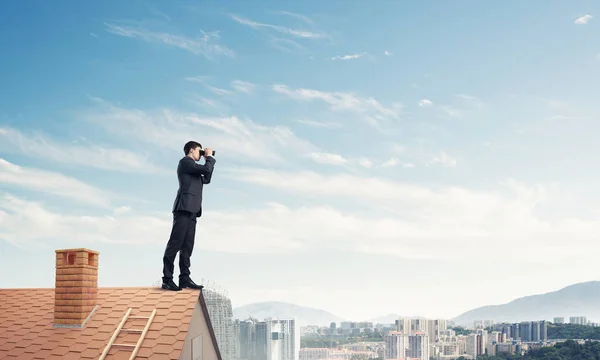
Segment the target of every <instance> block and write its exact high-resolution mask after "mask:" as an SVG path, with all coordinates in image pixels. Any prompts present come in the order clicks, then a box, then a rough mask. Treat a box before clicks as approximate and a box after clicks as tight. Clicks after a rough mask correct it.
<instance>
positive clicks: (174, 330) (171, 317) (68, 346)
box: [0, 288, 221, 360]
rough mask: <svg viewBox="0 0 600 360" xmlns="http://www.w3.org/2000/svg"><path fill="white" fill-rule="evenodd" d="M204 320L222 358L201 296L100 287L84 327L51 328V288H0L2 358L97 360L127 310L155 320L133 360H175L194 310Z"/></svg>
mask: <svg viewBox="0 0 600 360" xmlns="http://www.w3.org/2000/svg"><path fill="white" fill-rule="evenodd" d="M198 302H200V306H201V308H202V311H203V313H204V317H205V318H206V319H207V323H208V324H207V325H208V328H209V332H210V336H211V340H212V343H213V345H214V347H215V349H216V351H217V357H218V360H221V355H220V353H219V350H218V346H217V341H216V337H215V334H214V331H213V329H212V324H211V323H210V318H209V316H208V310H207V308H206V303H205V302H204V296H203V295H202V292H201V291H200V292H199V291H198V290H189V289H184V290H183V291H179V292H174V291H165V290H161V289H158V288H98V301H97V304H98V307H97V308H96V311H95V312H94V313H93V314H92V316H91V317H90V319H89V320H88V322H87V323H86V324H85V325H84V327H83V328H59V327H55V326H53V323H54V305H55V304H54V289H52V288H51V289H0V359H7V360H8V359H19V360H29V359H47V360H51V359H63V360H70V359H98V358H99V357H100V354H101V353H102V351H103V350H104V348H105V347H106V345H107V344H108V342H109V340H110V338H111V336H112V335H113V333H114V332H115V330H116V329H117V326H118V325H119V323H120V322H121V320H122V319H123V316H124V315H125V313H126V311H127V309H129V308H132V311H131V314H130V316H132V317H134V316H140V317H143V316H146V317H148V316H150V314H151V313H152V311H153V310H154V309H156V315H155V317H154V320H153V322H152V323H151V325H150V328H149V330H148V332H147V334H146V336H145V338H144V341H143V343H142V345H141V348H140V350H139V352H138V354H137V356H136V359H178V358H179V356H180V354H181V351H182V349H183V344H184V340H185V338H186V336H187V331H188V327H189V325H190V321H191V319H192V313H193V312H194V307H195V306H196V304H197V303H198ZM146 323H147V320H146V319H132V318H130V319H128V321H127V322H126V323H125V326H124V327H123V329H143V328H144V326H145V325H146ZM139 338H140V334H139V333H135V332H133V333H127V332H121V333H120V334H119V336H118V337H117V339H116V340H115V343H116V344H135V343H136V342H137V340H138V339H139ZM131 353H132V349H130V348H120V347H116V346H113V347H111V349H110V351H109V353H108V356H107V357H106V359H107V360H120V359H129V357H130V356H131Z"/></svg>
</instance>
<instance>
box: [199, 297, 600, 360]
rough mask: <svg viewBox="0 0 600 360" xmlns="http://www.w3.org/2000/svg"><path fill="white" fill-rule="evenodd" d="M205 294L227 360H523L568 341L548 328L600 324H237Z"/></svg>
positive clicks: (221, 300) (224, 304)
mask: <svg viewBox="0 0 600 360" xmlns="http://www.w3.org/2000/svg"><path fill="white" fill-rule="evenodd" d="M204 292H205V297H206V299H207V305H208V306H209V313H210V314H211V315H210V316H211V319H212V320H213V327H214V331H215V334H216V336H217V341H218V343H219V348H220V350H221V353H222V355H223V360H333V359H336V360H367V359H386V360H387V359H414V360H459V359H460V360H466V359H477V358H478V357H480V356H482V355H485V356H496V355H497V354H501V353H504V354H510V355H517V356H520V355H524V354H526V353H527V352H529V351H531V350H535V349H541V348H542V347H548V346H554V345H555V344H557V343H558V342H560V341H564V340H566V339H549V337H548V326H549V324H554V325H563V324H571V325H578V326H590V327H598V326H599V325H600V324H598V323H595V322H592V321H589V320H588V319H587V317H586V316H571V317H569V318H568V319H565V317H554V318H553V319H552V321H551V322H550V321H548V320H534V321H528V320H523V321H520V322H516V323H505V322H500V323H496V322H495V321H494V320H477V321H474V322H473V324H472V326H470V327H460V326H455V324H453V323H452V321H449V320H445V319H427V318H423V317H414V318H399V319H397V320H396V321H395V322H394V323H393V324H381V323H374V322H367V321H364V322H355V321H342V322H340V323H335V322H332V323H331V324H330V325H329V326H318V325H306V326H300V325H299V322H298V319H295V318H266V319H255V318H252V317H250V318H248V319H234V316H233V309H232V306H231V300H230V299H229V298H227V296H226V293H225V292H224V291H223V290H216V289H208V290H205V291H204ZM567 320H568V322H567ZM305 339H306V340H308V339H312V340H316V341H315V342H316V343H318V344H321V346H318V347H315V346H306V344H305V345H303V342H304V340H305ZM577 340H582V339H577ZM306 342H307V343H308V341H306ZM313 343H314V342H313ZM309 345H313V344H309Z"/></svg>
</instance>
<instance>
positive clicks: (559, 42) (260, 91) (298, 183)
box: [0, 0, 600, 320]
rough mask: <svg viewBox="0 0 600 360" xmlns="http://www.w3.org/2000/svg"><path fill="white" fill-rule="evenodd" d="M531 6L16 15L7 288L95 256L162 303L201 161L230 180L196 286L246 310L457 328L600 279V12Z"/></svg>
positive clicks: (10, 50)
mask: <svg viewBox="0 0 600 360" xmlns="http://www.w3.org/2000/svg"><path fill="white" fill-rule="evenodd" d="M509 3H510V4H511V5H510V6H506V5H505V4H503V5H504V6H501V5H499V4H492V3H482V2H479V1H475V0H469V1H464V2H460V3H457V2H421V1H402V2H390V1H381V2H380V3H379V4H378V5H377V6H370V7H367V6H363V5H361V4H362V2H345V1H337V0H331V1H327V2H286V3H285V4H283V3H281V2H275V1H263V0H256V1H253V2H252V4H251V5H249V4H248V2H244V1H228V2H219V1H212V0H210V1H205V2H202V3H201V4H198V3H197V2H193V1H180V2H176V3H174V2H171V3H165V2H158V1H155V0H154V1H153V0H150V1H127V2H123V1H115V0H113V1H103V2H101V3H100V2H98V3H91V4H85V5H84V4H82V3H69V4H68V5H67V4H65V3H50V2H40V3H38V4H36V6H35V7H31V6H28V5H27V4H25V3H24V2H19V1H5V2H2V4H1V5H0V46H2V48H3V49H4V51H5V52H6V53H7V54H9V56H5V57H3V58H2V61H1V65H2V66H0V78H2V83H3V86H2V87H1V88H0V264H1V265H0V269H1V270H2V271H3V272H4V273H5V274H15V275H11V276H5V277H2V279H1V280H0V288H15V287H52V286H53V284H54V283H53V281H54V274H53V273H52V269H53V266H54V264H53V263H52V261H53V259H52V256H49V254H50V255H52V254H53V252H54V250H55V249H60V248H73V247H87V248H90V249H94V250H97V251H99V252H100V256H99V261H100V263H101V264H102V266H101V269H102V270H101V272H100V273H99V277H98V282H99V286H100V287H108V286H151V285H152V284H155V283H156V281H158V280H160V277H161V268H162V261H161V260H162V252H163V250H164V247H165V245H166V242H167V239H168V236H169V232H170V229H171V220H172V219H171V213H170V211H171V206H172V204H173V200H174V197H175V193H176V191H177V178H176V174H175V169H176V166H177V162H178V161H179V159H180V158H181V157H182V156H183V151H182V148H183V145H184V144H185V142H186V141H188V140H197V141H199V142H200V143H202V145H203V146H209V147H212V148H213V149H216V156H215V157H216V159H217V163H216V166H215V172H214V177H213V180H212V182H211V184H209V185H207V186H206V187H205V188H204V195H203V198H204V202H203V215H202V217H201V218H200V219H199V221H198V227H197V232H196V233H197V237H196V245H195V249H194V254H193V256H192V266H191V271H192V278H193V279H195V280H196V281H199V280H200V279H201V278H204V279H212V280H214V281H216V282H217V283H218V284H221V285H222V286H223V287H224V288H226V289H227V290H228V296H229V298H231V301H232V306H233V307H234V308H235V307H238V306H242V305H245V304H250V303H256V302H262V301H283V302H288V303H293V304H298V305H302V306H307V307H312V308H317V309H324V310H327V311H331V312H333V313H335V314H336V315H338V316H341V317H343V318H347V319H356V320H367V319H371V318H374V317H378V316H383V315H386V314H390V313H397V314H399V315H406V316H408V315H410V316H413V315H414V316H425V317H428V318H443V319H447V318H452V317H454V316H457V315H459V314H461V313H463V312H465V311H467V310H470V309H474V308H477V307H480V306H483V305H492V304H503V303H506V302H509V301H511V300H513V299H515V298H518V297H521V296H525V295H530V294H540V293H546V292H550V291H554V290H557V289H560V288H562V287H564V286H567V285H571V284H575V283H581V282H585V281H591V280H597V279H598V275H597V274H598V273H600V264H598V263H597V262H596V261H595V257H594V256H595V254H596V253H597V252H598V251H600V247H599V246H600V245H598V242H597V240H596V236H597V235H596V234H598V233H599V232H600V223H599V222H598V221H597V219H596V216H597V214H598V213H600V209H599V208H598V206H597V203H598V202H597V201H596V200H597V199H598V198H600V188H599V187H598V186H597V181H596V178H597V176H598V167H597V166H595V165H596V159H595V158H596V155H595V154H596V153H598V151H600V144H599V143H598V141H597V140H596V138H595V135H594V134H595V133H596V132H597V131H598V130H600V125H598V122H597V121H596V120H597V119H598V117H599V116H600V105H598V101H597V99H596V95H595V94H596V93H597V90H594V89H597V84H598V82H599V80H600V47H598V46H597V45H595V44H597V39H598V35H597V34H598V29H599V26H600V22H598V19H597V17H598V16H600V3H593V2H589V1H583V0H581V1H571V2H547V1H542V0H530V1H527V2H522V1H516V0H513V1H511V2H509ZM523 277H526V278H527V281H522V278H523ZM578 315H579V314H573V316H578ZM553 316H568V314H555V315H553Z"/></svg>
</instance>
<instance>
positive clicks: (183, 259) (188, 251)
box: [179, 214, 203, 289]
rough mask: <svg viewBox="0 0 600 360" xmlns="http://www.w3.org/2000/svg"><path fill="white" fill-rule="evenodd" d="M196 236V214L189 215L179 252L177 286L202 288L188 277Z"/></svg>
mask: <svg viewBox="0 0 600 360" xmlns="http://www.w3.org/2000/svg"><path fill="white" fill-rule="evenodd" d="M195 238H196V215H195V214H193V215H191V218H190V222H189V224H188V228H187V231H186V233H185V238H184V240H183V245H182V246H181V251H180V252H179V286H180V287H182V288H183V287H188V288H192V289H202V287H203V286H202V285H197V284H196V283H194V281H192V279H190V266H191V260H190V258H191V257H192V252H193V251H194V241H195Z"/></svg>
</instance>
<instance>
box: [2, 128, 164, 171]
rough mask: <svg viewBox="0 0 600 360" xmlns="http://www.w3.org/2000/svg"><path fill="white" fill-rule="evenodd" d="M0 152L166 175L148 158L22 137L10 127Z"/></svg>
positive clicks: (40, 137) (4, 132) (4, 133)
mask: <svg viewBox="0 0 600 360" xmlns="http://www.w3.org/2000/svg"><path fill="white" fill-rule="evenodd" d="M0 150H2V151H5V152H19V153H21V154H23V155H26V156H31V157H36V158H42V159H45V160H51V161H56V162H60V163H63V164H68V165H76V166H86V167H91V168H97V169H103V170H111V171H121V172H128V173H154V174H160V173H165V172H166V170H165V169H164V168H162V167H159V166H157V165H154V164H152V162H151V160H150V159H149V156H148V155H141V154H139V153H137V152H133V151H129V150H124V149H119V148H113V147H106V146H99V145H98V144H90V143H85V144H81V145H79V144H78V145H76V144H69V143H66V142H59V141H56V140H52V139H50V138H48V137H46V136H44V135H41V134H33V133H31V134H23V133H21V132H19V131H17V130H14V129H11V128H0Z"/></svg>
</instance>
